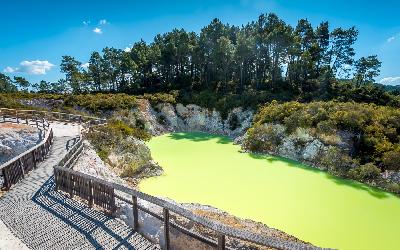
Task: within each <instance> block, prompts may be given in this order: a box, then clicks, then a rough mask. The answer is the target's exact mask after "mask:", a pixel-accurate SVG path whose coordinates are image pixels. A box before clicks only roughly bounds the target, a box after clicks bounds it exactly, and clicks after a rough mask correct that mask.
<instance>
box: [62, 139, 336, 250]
mask: <svg viewBox="0 0 400 250" xmlns="http://www.w3.org/2000/svg"><path fill="white" fill-rule="evenodd" d="M82 140H83V139H82V137H80V140H79V142H77V143H76V144H75V145H74V146H73V149H71V154H69V155H66V156H65V159H63V160H62V161H61V162H60V163H61V164H58V166H55V167H54V172H55V176H56V183H57V182H59V181H60V180H57V176H58V174H57V173H67V174H69V176H74V177H73V178H77V177H79V178H80V179H84V180H86V181H89V183H90V184H89V189H90V188H91V187H93V186H95V185H96V184H101V185H104V186H107V187H111V188H112V189H113V190H116V191H119V192H122V193H124V194H126V195H129V196H130V197H132V201H129V200H127V199H126V198H124V197H121V196H119V195H116V194H114V195H113V198H112V197H111V198H112V199H115V198H117V199H120V200H122V201H124V202H126V203H128V204H130V205H132V209H133V214H134V223H133V227H134V230H137V228H138V225H139V223H138V210H141V211H143V212H145V213H148V214H149V215H151V216H153V217H155V218H157V219H159V220H162V221H163V222H164V224H165V227H164V229H166V230H164V237H165V242H166V245H165V246H164V249H168V248H169V231H168V230H169V229H168V228H169V227H168V226H169V225H170V226H171V227H173V228H175V229H177V230H180V231H181V232H183V233H185V234H187V235H189V236H191V237H194V238H196V239H198V240H201V241H202V242H204V243H207V244H209V245H211V246H217V247H218V249H227V248H226V246H225V244H226V240H225V237H226V236H229V237H233V238H236V239H240V240H244V241H247V242H251V243H254V244H258V245H262V246H267V247H273V248H277V249H285V250H321V249H329V248H320V247H315V246H310V245H307V244H303V243H298V242H293V241H287V240H281V239H279V238H276V237H269V236H263V235H260V234H257V233H253V232H250V231H248V230H242V229H237V228H233V227H230V226H227V225H224V224H222V223H220V222H217V221H213V220H210V219H207V218H205V217H202V216H198V215H196V214H194V213H193V212H192V211H190V210H188V209H186V208H185V207H183V206H181V205H180V204H177V203H172V202H170V201H166V200H163V199H160V198H158V197H155V196H151V195H149V194H146V193H143V192H141V191H138V190H136V189H132V188H129V187H126V186H123V185H120V184H117V183H113V182H108V181H106V180H103V179H100V178H97V177H94V176H91V175H88V174H84V173H82V172H78V171H75V170H72V168H71V160H67V159H68V158H71V159H76V157H77V155H79V153H80V152H81V148H82V147H83V145H82ZM72 161H73V160H72ZM78 183H81V182H79V181H78ZM74 185H75V184H72V186H73V188H72V189H74V190H75V189H79V187H76V186H74ZM78 185H79V184H78ZM56 186H58V185H57V184H56ZM67 186H68V185H67ZM85 188H87V187H85ZM67 189H68V188H67ZM64 191H65V190H64ZM81 198H83V199H85V198H86V196H85V197H81ZM93 199H94V197H93V194H91V196H90V195H89V198H88V199H87V200H88V204H89V206H91V205H93ZM138 199H142V200H145V201H147V202H150V203H152V204H154V205H157V206H159V207H161V208H162V209H163V216H161V215H157V214H156V213H154V212H152V211H150V210H148V209H146V208H144V207H141V206H140V205H138V201H137V200H138ZM170 212H173V213H175V214H178V215H180V216H182V217H184V218H186V219H189V220H190V221H192V222H195V223H197V224H199V225H202V226H204V227H206V228H209V229H211V230H213V231H214V232H215V233H217V235H218V241H217V242H213V241H211V240H209V239H207V238H204V237H203V236H200V235H198V234H195V233H193V232H190V231H189V230H187V229H184V228H182V227H180V226H179V225H177V224H175V223H172V222H170V221H169V220H168V218H169V214H170Z"/></svg>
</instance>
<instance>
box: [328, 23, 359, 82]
mask: <svg viewBox="0 0 400 250" xmlns="http://www.w3.org/2000/svg"><path fill="white" fill-rule="evenodd" d="M357 36H358V30H356V28H355V27H351V28H350V29H347V30H345V29H342V28H336V29H334V30H333V31H332V33H331V39H332V48H331V51H330V52H329V53H330V62H331V65H330V66H331V71H332V74H333V75H335V76H339V77H347V76H348V74H349V72H350V70H351V66H352V65H353V63H354V55H355V52H354V48H353V45H354V43H355V41H356V40H357Z"/></svg>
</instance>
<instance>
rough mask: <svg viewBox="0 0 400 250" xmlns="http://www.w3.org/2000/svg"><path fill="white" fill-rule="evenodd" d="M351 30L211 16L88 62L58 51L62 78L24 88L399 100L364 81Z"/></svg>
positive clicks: (368, 75)
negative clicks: (196, 28) (199, 24)
mask: <svg viewBox="0 0 400 250" xmlns="http://www.w3.org/2000/svg"><path fill="white" fill-rule="evenodd" d="M357 35H358V31H357V30H356V29H355V28H354V27H351V28H348V29H344V28H331V27H330V26H329V23H328V22H322V23H321V24H319V25H318V26H316V27H313V26H312V25H311V23H310V22H309V21H308V20H306V19H301V20H299V21H298V23H297V25H296V26H295V27H292V26H291V25H289V24H287V23H285V22H284V21H283V20H281V19H280V18H279V17H278V16H277V15H275V14H267V15H264V14H263V15H261V16H259V18H258V20H256V21H253V22H250V23H248V24H246V25H244V26H242V27H237V26H232V25H229V24H223V23H222V22H221V21H220V20H218V19H214V20H213V21H212V22H211V23H210V24H209V25H207V26H206V27H204V28H203V29H202V30H201V32H200V34H196V33H194V32H187V31H185V30H183V29H180V30H178V29H174V30H172V31H171V32H168V33H165V34H160V35H157V36H156V37H155V38H154V41H153V42H151V43H146V42H144V41H142V40H141V41H138V42H136V43H135V44H134V45H133V46H132V48H130V49H129V50H121V49H115V48H108V47H107V48H104V49H103V50H102V52H93V53H92V54H91V56H90V59H89V61H88V63H86V64H82V62H79V61H77V60H76V59H75V58H74V57H72V56H63V58H62V63H61V65H60V66H61V67H60V68H61V71H62V72H63V73H65V79H60V80H59V81H58V82H55V83H50V82H46V81H41V82H39V83H36V84H34V85H32V86H31V87H30V88H31V89H32V88H34V89H36V90H37V91H38V92H52V93H65V92H67V93H69V92H73V93H88V92H113V93H115V92H119V93H127V94H143V93H154V92H169V91H172V90H178V91H179V98H181V101H183V102H184V101H185V100H190V101H192V102H193V101H195V102H198V103H199V104H201V105H203V106H207V107H217V108H220V109H226V107H225V106H229V107H231V106H239V105H242V106H255V105H257V104H259V103H264V102H267V101H271V100H273V99H277V100H282V101H287V100H300V101H311V100H314V99H316V98H317V99H321V100H330V99H334V98H339V99H341V100H354V101H363V102H374V103H377V104H384V105H386V104H389V105H397V104H398V98H394V95H393V94H388V93H386V91H385V90H384V89H383V88H382V87H378V86H376V85H372V84H370V83H372V82H373V79H374V77H376V76H378V75H379V71H380V69H379V68H380V66H381V62H380V61H379V60H378V59H377V57H376V56H367V57H361V58H359V59H358V60H356V59H355V51H354V48H353V44H354V43H355V41H356V39H357ZM7 78H8V77H7V76H5V75H1V76H0V90H1V91H3V92H12V91H15V90H16V87H15V86H16V85H17V86H19V88H20V89H28V87H29V82H27V81H26V80H25V79H24V78H22V77H15V78H14V79H10V78H8V79H7ZM337 79H349V80H348V81H342V80H340V81H338V80H337ZM221 106H222V107H221Z"/></svg>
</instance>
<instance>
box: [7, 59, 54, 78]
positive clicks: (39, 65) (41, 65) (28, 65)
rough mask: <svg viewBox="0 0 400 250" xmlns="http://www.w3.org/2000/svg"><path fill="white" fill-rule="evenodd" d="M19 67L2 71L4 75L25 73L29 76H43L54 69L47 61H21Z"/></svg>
mask: <svg viewBox="0 0 400 250" xmlns="http://www.w3.org/2000/svg"><path fill="white" fill-rule="evenodd" d="M19 65H20V66H19V67H15V68H13V67H7V68H5V69H4V72H6V73H26V74H30V75H45V74H46V73H47V71H49V70H51V68H52V67H54V64H51V63H50V62H49V61H40V60H35V61H22V62H21V63H20V64H19Z"/></svg>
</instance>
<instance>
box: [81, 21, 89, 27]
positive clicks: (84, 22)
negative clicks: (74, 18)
mask: <svg viewBox="0 0 400 250" xmlns="http://www.w3.org/2000/svg"><path fill="white" fill-rule="evenodd" d="M82 23H83V25H85V26H88V25H89V24H90V21H83V22H82Z"/></svg>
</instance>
